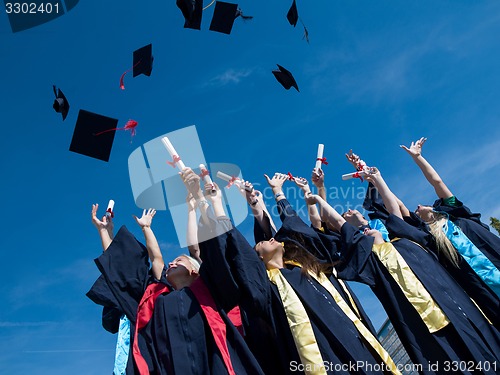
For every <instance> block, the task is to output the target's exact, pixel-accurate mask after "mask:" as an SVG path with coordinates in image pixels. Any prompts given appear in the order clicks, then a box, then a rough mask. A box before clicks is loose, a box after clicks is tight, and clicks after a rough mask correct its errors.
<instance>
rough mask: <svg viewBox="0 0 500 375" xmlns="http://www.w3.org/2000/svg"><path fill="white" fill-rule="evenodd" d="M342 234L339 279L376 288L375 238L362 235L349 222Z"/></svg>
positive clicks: (338, 268) (338, 265) (343, 228)
mask: <svg viewBox="0 0 500 375" xmlns="http://www.w3.org/2000/svg"><path fill="white" fill-rule="evenodd" d="M340 234H341V236H342V243H341V247H340V253H341V259H340V263H339V264H337V265H336V266H335V268H336V269H337V274H338V277H339V278H340V279H344V280H350V281H359V282H361V283H364V284H367V285H369V286H375V274H374V268H373V262H374V259H373V254H372V247H373V238H372V237H369V236H365V235H364V234H363V233H360V231H359V230H358V229H357V228H355V227H354V226H352V225H351V224H349V223H347V222H346V223H344V224H343V225H342V228H341V229H340Z"/></svg>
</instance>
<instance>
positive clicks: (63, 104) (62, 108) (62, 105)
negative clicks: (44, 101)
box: [52, 86, 69, 121]
mask: <svg viewBox="0 0 500 375" xmlns="http://www.w3.org/2000/svg"><path fill="white" fill-rule="evenodd" d="M52 89H53V90H54V95H55V96H56V98H55V99H54V104H52V108H54V110H55V111H56V112H57V113H60V114H61V115H62V119H63V121H64V120H66V116H67V115H68V112H69V103H68V100H67V99H66V97H65V96H64V94H63V92H62V91H61V90H60V89H56V86H52Z"/></svg>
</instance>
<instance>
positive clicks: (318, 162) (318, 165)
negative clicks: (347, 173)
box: [315, 143, 325, 169]
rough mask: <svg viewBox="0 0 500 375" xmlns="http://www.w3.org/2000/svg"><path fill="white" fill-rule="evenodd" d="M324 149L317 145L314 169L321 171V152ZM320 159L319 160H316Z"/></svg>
mask: <svg viewBox="0 0 500 375" xmlns="http://www.w3.org/2000/svg"><path fill="white" fill-rule="evenodd" d="M324 149H325V145H323V144H321V143H320V144H319V145H318V156H317V157H316V167H315V168H316V169H321V164H322V163H321V159H323V150H324ZM318 159H320V160H318Z"/></svg>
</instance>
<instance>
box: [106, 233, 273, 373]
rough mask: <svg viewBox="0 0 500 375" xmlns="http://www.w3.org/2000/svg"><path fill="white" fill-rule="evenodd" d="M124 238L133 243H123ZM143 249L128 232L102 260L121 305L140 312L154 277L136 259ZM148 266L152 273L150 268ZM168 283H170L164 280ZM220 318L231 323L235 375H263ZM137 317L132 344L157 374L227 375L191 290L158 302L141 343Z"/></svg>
mask: <svg viewBox="0 0 500 375" xmlns="http://www.w3.org/2000/svg"><path fill="white" fill-rule="evenodd" d="M124 236H125V237H127V239H128V241H124V240H123V237H124ZM137 246H139V247H140V248H141V249H143V246H142V244H140V243H139V242H138V241H137V240H135V238H134V237H133V236H132V234H130V232H128V231H127V230H126V229H124V227H122V229H120V232H119V233H118V234H117V236H116V237H115V239H114V240H113V242H112V244H111V245H110V247H109V248H108V250H106V252H104V253H103V255H102V256H101V257H99V258H98V259H97V260H96V263H97V264H98V267H99V269H100V270H101V272H102V274H103V275H104V277H105V278H106V280H107V282H108V285H109V287H110V289H111V290H112V291H113V294H114V295H115V296H116V298H117V299H118V301H120V304H121V305H124V306H129V310H133V307H132V305H134V304H136V307H135V312H137V305H138V302H139V301H140V299H141V297H142V294H143V293H144V290H145V288H146V286H147V284H148V280H149V276H148V274H147V273H146V274H145V273H144V272H143V266H144V264H143V263H142V262H141V260H142V258H141V259H138V257H137V256H134V254H136V252H137V251H135V250H137ZM144 250H145V249H144ZM104 255H106V256H104ZM146 262H148V258H147V251H146ZM147 265H148V268H149V263H147ZM209 265H210V264H207V265H205V263H203V265H202V266H201V269H200V274H207V273H211V270H207V267H208V266H209ZM124 266H127V267H125V268H124ZM202 270H203V271H202ZM214 272H216V270H214ZM162 281H163V282H164V283H166V280H165V278H164V277H162ZM219 287H220V288H223V286H219ZM219 294H220V292H219ZM219 313H220V315H221V317H222V319H223V321H224V322H225V323H226V330H227V334H226V343H227V346H228V350H229V354H230V357H231V363H232V365H233V367H234V369H235V371H236V372H237V373H238V374H259V375H260V374H263V371H262V370H261V369H260V366H259V364H258V363H257V361H256V359H255V358H254V356H253V355H252V353H251V352H250V350H249V349H248V347H247V345H246V344H245V342H244V339H243V337H242V336H241V334H240V333H239V332H238V331H237V330H236V328H235V327H234V326H233V324H232V323H231V322H230V320H229V319H228V318H227V315H226V314H225V312H224V311H223V310H221V311H219ZM131 315H132V316H131V318H133V320H132V319H131V343H133V340H134V339H137V342H138V345H139V349H140V352H141V355H142V356H143V358H144V359H145V361H146V363H147V365H148V367H149V370H150V373H151V374H161V375H163V374H168V375H170V374H181V375H185V374H199V375H204V374H214V375H215V374H227V369H226V366H225V364H224V362H223V361H222V356H221V354H220V351H219V350H218V348H217V346H216V344H215V340H214V338H213V335H212V332H211V330H210V327H209V326H208V323H207V321H206V318H205V316H204V314H203V312H202V309H201V307H200V304H199V302H198V300H197V299H196V297H195V295H194V294H193V292H192V291H191V290H190V289H189V288H183V289H181V290H178V291H175V290H172V291H171V292H166V293H164V294H161V295H160V296H159V297H158V298H157V300H156V303H155V307H154V313H153V316H152V318H151V321H150V322H149V323H148V324H147V325H146V326H145V327H144V328H143V329H142V330H141V331H139V335H138V337H137V338H134V337H133V335H134V332H135V317H136V314H131ZM132 352H133V351H132V347H131V349H130V354H129V361H128V363H127V374H135V373H138V372H137V371H138V370H137V368H136V367H135V365H134V360H133V354H132Z"/></svg>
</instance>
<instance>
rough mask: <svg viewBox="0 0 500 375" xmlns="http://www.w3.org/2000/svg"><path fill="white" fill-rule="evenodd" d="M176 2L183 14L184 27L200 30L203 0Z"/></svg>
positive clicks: (179, 0) (181, 0) (180, 0)
mask: <svg viewBox="0 0 500 375" xmlns="http://www.w3.org/2000/svg"><path fill="white" fill-rule="evenodd" d="M176 4H177V7H178V8H179V9H180V10H181V12H182V15H183V16H184V28H185V29H195V30H200V29H201V16H202V13H203V10H204V9H203V0H177V1H176Z"/></svg>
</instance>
